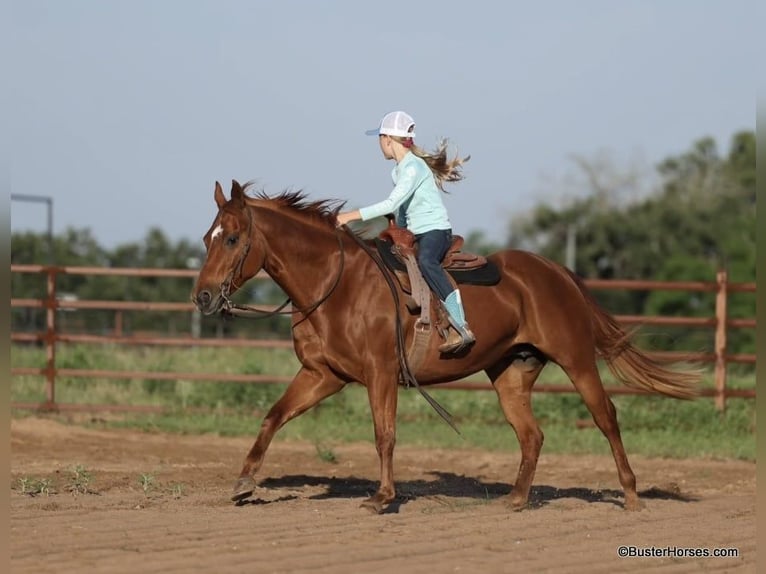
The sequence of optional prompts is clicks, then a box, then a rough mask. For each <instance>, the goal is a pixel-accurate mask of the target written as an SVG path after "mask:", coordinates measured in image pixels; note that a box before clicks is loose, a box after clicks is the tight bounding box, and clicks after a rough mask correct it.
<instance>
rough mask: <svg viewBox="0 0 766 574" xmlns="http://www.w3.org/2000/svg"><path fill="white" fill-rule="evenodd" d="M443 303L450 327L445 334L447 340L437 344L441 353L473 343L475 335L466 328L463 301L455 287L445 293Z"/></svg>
mask: <svg viewBox="0 0 766 574" xmlns="http://www.w3.org/2000/svg"><path fill="white" fill-rule="evenodd" d="M443 303H444V308H445V309H446V310H447V315H448V317H449V320H450V325H451V326H452V329H450V331H449V333H448V335H447V340H446V341H445V342H444V343H442V344H441V345H440V346H439V351H440V352H442V353H455V352H457V351H460V350H462V349H465V348H466V347H469V346H470V345H472V344H473V343H475V342H476V337H474V334H473V333H472V332H471V329H469V328H468V323H467V322H466V320H465V311H464V309H463V301H462V300H461V298H460V291H459V290H458V289H455V290H454V291H453V292H452V293H450V294H449V295H447V298H446V299H445V300H444V301H443Z"/></svg>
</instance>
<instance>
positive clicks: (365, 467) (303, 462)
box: [10, 418, 756, 574]
mask: <svg viewBox="0 0 766 574" xmlns="http://www.w3.org/2000/svg"><path fill="white" fill-rule="evenodd" d="M251 442H252V439H250V438H220V437H215V436H175V435H167V434H146V433H140V432H135V431H121V430H93V429H86V428H84V427H80V426H74V425H64V424H61V423H59V422H55V421H53V420H48V419H44V418H28V419H20V420H13V421H12V422H11V476H10V488H11V493H10V516H11V537H10V547H11V557H10V558H11V570H12V572H18V573H21V572H34V573H35V574H42V573H46V572H55V573H57V574H64V573H70V572H71V573H75V572H76V573H81V572H91V573H93V572H108V573H118V572H130V573H131V574H133V573H135V572H142V573H150V572H163V573H166V574H170V573H172V572H179V573H180V572H183V573H186V572H215V573H228V572H233V573H237V572H248V573H260V572H285V573H287V572H289V573H293V572H308V571H311V572H320V573H322V572H324V573H333V574H337V573H344V572H354V573H359V572H365V573H366V572H395V573H397V574H409V573H420V572H423V573H429V574H430V573H440V572H467V573H472V572H481V573H493V572H546V571H555V572H559V571H560V572H575V573H576V572H588V573H600V572H603V573H607V572H609V573H611V572H614V571H620V572H622V571H633V572H643V571H656V572H673V573H678V572H699V571H715V572H755V569H756V546H755V523H756V511H755V494H756V488H755V486H756V485H755V464H754V463H748V462H742V461H730V460H701V459H689V460H668V459H652V458H642V457H639V456H633V457H632V458H631V463H632V465H633V469H634V471H635V472H636V475H637V477H638V481H639V491H640V493H642V494H643V499H644V501H645V504H646V508H645V509H644V510H642V511H640V512H626V511H624V510H623V509H622V497H621V492H620V490H619V483H618V482H617V474H616V470H615V466H614V462H613V461H612V459H611V458H609V457H601V456H567V455H552V454H545V450H543V454H542V456H541V459H540V463H539V466H538V470H537V476H536V479H535V485H534V487H533V493H532V503H533V504H532V508H531V509H528V510H524V511H522V512H511V511H509V509H508V507H507V505H506V501H505V499H506V496H505V495H506V494H507V493H508V492H509V490H510V486H511V484H512V482H513V480H514V478H515V473H516V467H517V464H518V455H517V454H515V453H514V454H502V453H489V452H483V451H475V450H460V451H456V450H424V449H417V448H409V447H407V446H399V447H397V451H396V457H395V464H396V467H395V471H396V478H397V486H398V494H399V499H398V500H397V502H396V503H395V504H394V505H393V506H392V507H391V508H390V509H389V512H387V513H385V514H382V515H373V514H370V513H368V512H367V511H365V510H363V509H360V508H359V504H360V502H361V501H362V499H363V498H364V497H366V496H367V495H368V494H371V493H372V492H373V491H374V490H375V487H376V484H377V479H378V463H377V455H376V453H375V447H374V446H373V445H372V444H366V443H365V444H352V445H338V446H333V448H332V454H334V460H327V459H328V458H332V457H329V456H324V457H321V456H319V454H318V452H317V450H316V448H315V446H314V445H312V444H310V443H295V442H280V441H277V442H275V443H274V444H273V445H272V447H271V450H270V451H269V453H268V455H267V458H266V462H265V464H264V467H263V469H262V472H261V475H260V477H259V489H258V491H257V492H256V493H255V494H254V495H253V498H252V499H251V500H250V501H249V503H248V504H244V505H240V506H236V505H234V504H233V503H231V502H230V501H229V495H230V489H231V488H232V486H233V484H234V480H235V479H236V477H237V474H238V472H239V469H240V465H241V463H242V460H243V458H244V456H245V454H246V452H247V450H248V449H249V448H250V446H251ZM78 465H80V466H81V467H82V468H84V469H86V470H87V471H89V472H90V475H91V479H90V481H89V482H88V481H86V480H84V479H83V477H82V475H81V477H80V479H79V480H75V478H73V477H74V474H73V470H72V469H73V468H75V467H77V466H78ZM46 478H47V479H50V481H51V484H50V486H49V488H50V492H48V493H47V495H46V494H37V495H34V496H32V495H30V494H28V493H23V492H22V490H21V484H22V482H23V483H24V484H25V485H26V487H27V488H29V487H30V485H32V484H33V481H39V480H41V479H46ZM38 485H39V483H38ZM621 545H624V546H628V547H633V549H632V550H628V552H631V553H633V555H632V556H628V557H625V558H621V557H619V556H618V548H619V547H620V546H621ZM652 548H654V550H652ZM669 548H670V549H673V550H675V552H676V555H675V556H667V555H666V556H660V555H656V554H658V553H660V552H665V553H667V552H668V549H669ZM717 548H730V549H732V548H733V549H736V550H737V551H738V553H739V556H738V557H727V558H721V557H712V556H711V557H689V556H681V555H680V553H681V552H682V551H685V550H684V549H700V550H695V552H697V551H699V552H703V551H705V550H707V551H709V552H711V553H712V552H713V551H714V550H715V549H717ZM639 552H640V553H642V554H644V555H643V556H636V555H635V554H638V553H639ZM651 553H654V554H655V555H651Z"/></svg>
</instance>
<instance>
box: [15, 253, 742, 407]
mask: <svg viewBox="0 0 766 574" xmlns="http://www.w3.org/2000/svg"><path fill="white" fill-rule="evenodd" d="M11 273H34V274H43V275H45V276H46V282H47V288H46V296H45V297H44V298H41V299H23V298H11V307H12V308H14V307H15V308H38V309H45V315H46V328H45V331H44V332H39V333H20V332H12V333H11V341H12V342H14V343H19V342H37V343H41V344H43V345H45V349H46V364H45V367H40V368H37V367H12V368H11V375H12V376H20V375H36V376H42V377H44V378H45V395H46V401H45V402H44V403H43V404H42V405H37V404H34V405H32V404H21V403H13V404H12V406H13V407H14V408H43V409H52V410H59V409H69V410H86V409H88V410H107V409H110V410H136V409H144V408H143V407H126V406H122V407H115V406H112V407H108V406H106V405H64V404H61V403H56V400H55V396H56V392H55V391H56V378H57V377H89V378H102V379H104V378H106V379H157V380H176V379H186V380H198V381H236V382H247V383H274V382H277V383H284V382H289V381H290V380H291V378H292V377H284V376H278V375H268V374H265V375H264V374H260V375H254V374H247V375H244V374H242V375H237V374H221V373H188V372H187V373H185V372H165V371H163V372H158V371H151V372H150V371H138V370H136V371H132V370H121V371H110V370H95V369H69V368H67V369H65V368H57V367H56V347H57V345H59V344H61V343H83V344H103V343H116V344H126V345H172V346H211V347H221V346H226V347H231V346H242V347H267V348H285V347H288V348H289V347H292V342H291V341H287V340H255V339H220V338H212V337H192V336H187V337H172V338H171V337H155V336H150V335H144V336H130V337H126V336H124V335H123V333H122V323H121V317H122V315H121V314H122V312H123V311H179V312H188V313H192V312H194V307H193V305H192V304H191V303H180V302H148V301H86V300H68V299H65V298H59V297H58V296H57V289H56V284H57V277H58V276H60V275H64V274H68V275H88V276H90V275H118V276H124V277H164V278H179V277H187V278H192V279H193V278H194V277H196V271H194V270H189V269H129V268H119V269H116V268H102V267H57V266H44V265H11ZM257 279H267V276H266V275H263V274H261V275H259V276H258V277H257ZM585 284H586V285H587V286H588V287H589V288H590V289H592V290H601V289H604V290H608V289H632V290H676V291H678V290H680V291H689V292H715V293H716V305H715V316H714V317H709V318H706V317H649V316H636V315H618V316H617V319H618V320H619V321H620V322H621V323H622V324H624V325H636V324H643V325H677V326H696V327H705V328H714V329H715V344H714V348H713V350H711V351H710V352H707V353H691V352H671V351H666V352H654V353H651V355H653V356H655V357H658V358H664V359H672V360H678V361H694V362H707V363H712V364H713V365H714V367H713V370H714V378H715V386H714V388H713V389H709V390H705V391H703V395H707V396H712V397H714V399H715V404H716V407H717V408H718V409H719V410H724V408H725V405H726V399H727V398H728V397H748V398H753V397H755V390H754V389H731V388H727V385H726V378H727V365H728V364H729V363H750V364H754V363H755V361H756V356H755V354H731V353H728V352H727V333H728V330H729V329H730V328H755V326H756V321H755V319H752V318H729V316H728V310H727V306H728V300H729V294H731V293H736V292H745V293H755V290H756V284H755V283H729V281H728V277H727V273H726V272H725V271H720V272H718V273H717V276H716V281H715V282H712V281H711V282H704V281H686V282H665V281H638V280H586V281H585ZM73 309H101V310H111V311H114V312H115V326H114V332H113V334H112V335H92V334H72V333H65V332H62V330H61V329H59V326H58V324H57V311H59V310H73ZM439 387H441V388H451V389H472V390H482V389H491V386H490V385H489V384H487V383H481V382H475V381H470V380H464V381H458V382H454V383H445V384H443V385H439ZM535 391H537V392H553V393H562V392H564V393H566V392H574V389H573V387H572V386H571V385H536V386H535ZM608 391H609V392H610V393H612V394H641V391H637V390H634V389H630V388H626V387H609V388H608ZM150 409H151V407H146V409H145V410H150Z"/></svg>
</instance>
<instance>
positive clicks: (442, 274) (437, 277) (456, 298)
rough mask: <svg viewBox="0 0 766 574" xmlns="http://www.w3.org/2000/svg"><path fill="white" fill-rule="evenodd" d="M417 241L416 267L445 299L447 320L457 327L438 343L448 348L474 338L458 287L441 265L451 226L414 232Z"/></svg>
mask: <svg viewBox="0 0 766 574" xmlns="http://www.w3.org/2000/svg"><path fill="white" fill-rule="evenodd" d="M415 240H416V241H417V244H418V267H420V271H421V273H423V279H424V280H425V282H426V283H427V284H428V286H429V287H430V288H431V290H432V291H433V292H434V293H436V294H437V295H438V296H439V298H440V299H441V300H442V302H443V303H444V307H445V309H446V310H447V313H448V314H449V316H450V322H451V323H452V326H453V327H454V329H455V331H456V335H457V338H456V337H451V340H450V339H448V340H447V342H446V343H445V344H444V345H442V346H441V347H440V350H441V351H442V352H451V351H456V350H458V349H461V348H463V347H465V346H467V345H470V344H471V343H473V342H474V341H475V338H474V336H473V333H472V332H471V330H470V329H469V328H468V324H467V323H466V320H465V310H464V309H463V302H462V300H461V298H460V291H459V290H457V289H454V288H453V287H452V283H450V280H449V278H448V277H447V272H446V271H445V270H444V268H443V267H442V265H441V262H442V260H443V259H444V255H446V253H447V250H448V249H449V247H450V245H451V243H452V232H451V231H450V230H441V229H437V230H433V231H428V232H426V233H423V234H418V235H416V236H415Z"/></svg>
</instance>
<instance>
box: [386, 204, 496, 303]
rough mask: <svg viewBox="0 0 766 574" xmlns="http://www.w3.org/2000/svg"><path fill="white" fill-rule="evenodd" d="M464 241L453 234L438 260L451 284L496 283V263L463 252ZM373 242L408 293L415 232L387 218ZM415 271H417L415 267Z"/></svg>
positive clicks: (415, 250) (413, 257)
mask: <svg viewBox="0 0 766 574" xmlns="http://www.w3.org/2000/svg"><path fill="white" fill-rule="evenodd" d="M464 243H465V240H464V239H463V237H462V236H460V235H453V236H452V244H451V245H450V247H449V249H448V250H447V254H446V255H445V256H444V259H443V260H442V267H443V268H444V269H445V270H446V271H447V274H448V275H449V276H450V277H451V278H452V280H453V282H454V284H455V285H456V286H457V285H459V284H466V285H488V286H489V285H497V284H498V283H499V282H500V271H499V269H498V268H497V266H496V265H495V264H494V263H493V262H491V261H489V260H488V259H487V258H486V257H484V256H483V255H477V254H474V253H464V252H463V251H462V249H463V245H464ZM375 244H376V246H377V248H378V253H379V254H380V257H381V259H382V260H383V262H384V263H385V264H386V266H387V267H388V268H389V269H390V270H391V271H393V272H394V274H395V276H396V278H397V279H398V280H399V283H400V285H401V287H402V289H403V290H404V291H405V292H406V293H412V287H411V281H410V275H411V273H410V269H409V268H408V266H407V260H408V259H410V260H416V258H417V246H416V245H415V235H414V234H413V233H412V232H411V231H410V230H409V229H405V228H403V227H399V226H397V225H396V222H395V221H394V219H393V218H390V219H389V222H388V227H387V228H386V229H384V230H383V231H381V232H380V234H379V235H378V237H377V238H376V239H375ZM416 269H417V268H416ZM417 272H418V273H419V270H417Z"/></svg>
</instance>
